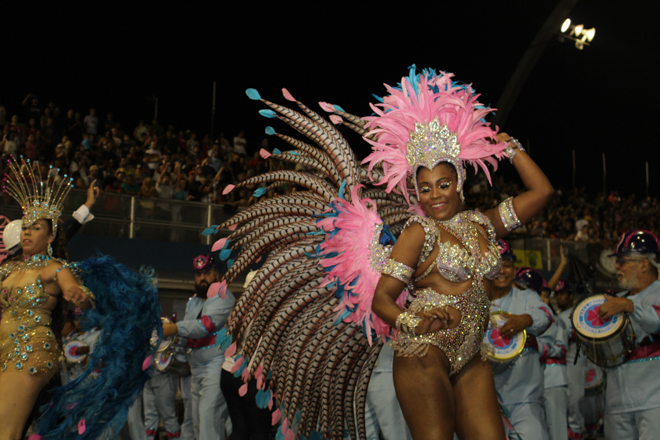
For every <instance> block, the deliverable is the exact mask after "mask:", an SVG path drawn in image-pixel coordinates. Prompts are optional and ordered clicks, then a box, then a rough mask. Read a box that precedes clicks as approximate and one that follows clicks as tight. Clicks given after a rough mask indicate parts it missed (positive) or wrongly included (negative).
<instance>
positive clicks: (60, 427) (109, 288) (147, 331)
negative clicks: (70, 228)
mask: <svg viewBox="0 0 660 440" xmlns="http://www.w3.org/2000/svg"><path fill="white" fill-rule="evenodd" d="M76 267H77V269H78V270H77V271H76V273H77V275H78V276H79V277H80V279H81V281H82V282H83V284H84V285H85V286H86V287H87V288H88V289H89V290H91V291H92V292H94V295H95V297H96V300H95V308H90V309H88V310H86V311H85V313H84V315H83V318H82V320H81V324H82V327H83V329H84V330H89V329H91V328H93V327H100V328H101V329H102V333H101V336H100V337H99V340H98V342H97V344H96V346H95V348H94V351H93V352H92V353H91V354H90V358H89V361H88V364H87V369H86V370H85V372H84V373H83V374H82V375H81V376H80V377H79V378H77V379H76V380H74V381H72V382H70V383H69V384H67V385H65V386H63V387H59V388H56V389H55V390H54V392H53V396H52V399H51V403H50V404H48V405H46V406H44V407H43V408H42V412H43V415H42V416H41V418H40V419H39V421H38V433H39V435H41V436H43V439H45V440H50V439H71V440H73V439H79V440H83V439H105V438H107V439H111V438H115V437H116V435H117V434H118V432H119V431H120V430H121V429H122V427H123V426H124V424H125V423H126V417H127V414H128V408H129V407H130V406H131V405H132V404H133V402H134V401H135V399H136V398H138V397H139V395H140V393H141V392H142V387H143V386H144V383H145V382H146V381H147V380H148V379H149V377H150V374H151V370H152V369H151V368H149V369H143V363H144V364H146V362H145V359H146V358H147V357H148V356H149V355H150V354H153V351H154V349H152V347H151V346H150V344H149V340H150V338H151V333H152V331H153V329H154V328H158V331H159V337H161V336H162V326H161V321H160V305H159V303H158V295H157V289H156V286H155V283H154V279H153V273H149V272H148V271H145V270H144V269H143V270H141V273H139V274H138V273H136V272H133V271H131V270H130V269H128V268H127V267H125V266H123V265H121V264H119V263H117V262H115V260H114V259H113V258H112V257H110V256H100V257H98V258H89V259H87V260H85V261H83V262H82V263H79V264H77V265H76Z"/></svg>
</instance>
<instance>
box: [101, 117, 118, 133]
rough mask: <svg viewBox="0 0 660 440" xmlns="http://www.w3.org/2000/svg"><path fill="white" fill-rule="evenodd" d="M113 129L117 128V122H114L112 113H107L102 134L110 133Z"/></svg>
mask: <svg viewBox="0 0 660 440" xmlns="http://www.w3.org/2000/svg"><path fill="white" fill-rule="evenodd" d="M113 128H117V122H115V120H114V118H113V116H112V113H108V114H107V115H106V117H105V119H104V120H103V132H106V131H112V129H113Z"/></svg>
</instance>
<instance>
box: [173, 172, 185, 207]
mask: <svg viewBox="0 0 660 440" xmlns="http://www.w3.org/2000/svg"><path fill="white" fill-rule="evenodd" d="M172 198H173V199H174V200H180V201H182V202H183V201H186V200H189V199H188V181H187V180H186V178H185V177H183V176H181V177H179V178H178V179H177V181H176V185H175V186H174V194H173V195H172Z"/></svg>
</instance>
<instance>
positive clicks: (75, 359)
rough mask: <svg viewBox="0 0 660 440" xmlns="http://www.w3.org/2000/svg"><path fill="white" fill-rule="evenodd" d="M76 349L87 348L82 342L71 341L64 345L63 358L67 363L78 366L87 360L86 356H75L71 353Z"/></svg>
mask: <svg viewBox="0 0 660 440" xmlns="http://www.w3.org/2000/svg"><path fill="white" fill-rule="evenodd" d="M78 347H87V344H85V343H83V342H82V341H78V340H73V341H69V342H67V343H66V344H65V345H64V357H65V358H66V361H67V362H69V363H72V364H79V363H81V362H83V361H84V360H85V359H87V355H86V354H80V355H76V354H74V353H73V352H74V350H75V349H76V348H78Z"/></svg>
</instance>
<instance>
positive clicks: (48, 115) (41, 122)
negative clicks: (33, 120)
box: [39, 107, 53, 127]
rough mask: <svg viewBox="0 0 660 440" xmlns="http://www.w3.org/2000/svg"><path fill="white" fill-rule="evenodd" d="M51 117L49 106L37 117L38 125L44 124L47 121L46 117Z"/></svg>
mask: <svg viewBox="0 0 660 440" xmlns="http://www.w3.org/2000/svg"><path fill="white" fill-rule="evenodd" d="M52 117H53V115H52V112H51V110H50V108H48V107H46V108H45V109H44V112H43V114H42V115H41V117H40V118H39V127H44V126H46V124H47V123H48V118H52Z"/></svg>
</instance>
